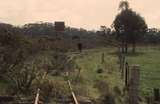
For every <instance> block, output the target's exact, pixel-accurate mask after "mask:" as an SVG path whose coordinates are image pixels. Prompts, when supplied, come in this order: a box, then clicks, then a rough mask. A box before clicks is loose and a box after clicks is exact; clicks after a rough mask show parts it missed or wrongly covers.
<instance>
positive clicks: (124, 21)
mask: <svg viewBox="0 0 160 104" xmlns="http://www.w3.org/2000/svg"><path fill="white" fill-rule="evenodd" d="M119 9H120V13H119V14H118V15H117V16H116V18H115V20H114V22H113V26H114V29H115V30H116V33H117V37H118V39H119V40H120V41H121V42H122V50H123V51H124V47H125V52H126V53H127V50H128V43H131V44H132V51H133V52H135V47H136V41H137V40H138V38H139V36H140V34H144V33H145V32H146V31H147V24H146V23H145V20H144V18H143V17H141V16H140V15H139V14H137V13H136V12H135V11H133V10H132V9H131V8H130V7H129V3H128V2H127V1H122V2H120V5H119Z"/></svg>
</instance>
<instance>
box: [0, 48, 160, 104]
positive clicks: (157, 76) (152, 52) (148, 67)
mask: <svg viewBox="0 0 160 104" xmlns="http://www.w3.org/2000/svg"><path fill="white" fill-rule="evenodd" d="M116 51H117V49H116V48H112V47H108V48H99V49H90V50H84V51H83V52H82V53H78V52H69V53H68V54H69V55H70V56H72V57H74V59H75V62H76V64H77V66H78V67H79V68H80V76H79V82H78V83H72V84H73V89H74V90H75V92H76V94H77V95H82V96H86V97H88V98H92V99H98V98H100V96H101V95H102V93H105V92H107V90H108V87H109V91H110V92H112V93H113V94H114V95H115V92H114V88H115V87H117V88H118V89H120V91H121V93H122V91H123V87H124V82H123V80H122V79H121V75H120V71H119V64H118V56H117V55H116V54H115V53H116ZM51 53H52V51H47V52H44V53H41V54H40V55H37V56H38V58H40V59H43V63H45V64H46V63H49V61H48V59H49V58H47V57H50V54H51ZM102 53H104V56H105V62H104V63H102V62H101V57H102ZM34 59H35V58H34ZM127 61H128V62H129V65H132V64H139V65H140V72H141V76H140V94H141V95H142V96H144V95H146V96H148V95H152V91H153V88H160V47H158V46H155V47H153V46H152V47H150V46H149V47H138V48H137V53H136V54H131V53H129V54H128V55H127ZM98 70H101V72H100V73H99V72H98ZM77 76H78V70H75V72H73V73H72V75H71V77H70V80H75V79H76V78H77ZM59 77H60V78H61V79H62V80H63V77H61V76H58V78H59ZM53 79H54V80H55V77H54V78H53ZM0 89H5V82H3V81H1V82H0ZM2 91H3V90H2ZM3 94H5V90H4V93H3V92H1V95H3ZM120 99H121V100H123V96H121V98H120ZM117 102H119V100H117ZM117 104H123V103H122V102H121V103H117Z"/></svg>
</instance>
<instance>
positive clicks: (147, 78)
mask: <svg viewBox="0 0 160 104" xmlns="http://www.w3.org/2000/svg"><path fill="white" fill-rule="evenodd" d="M119 7H120V13H119V14H118V15H117V16H116V18H115V21H114V22H113V27H114V28H113V27H112V28H107V27H106V26H101V28H100V30H98V31H88V30H85V29H82V28H80V29H77V28H72V27H66V28H65V31H64V32H60V33H57V32H55V30H54V24H53V23H43V22H40V23H30V24H25V25H24V26H20V27H16V26H13V25H10V24H5V23H0V89H1V92H0V95H9V96H15V97H17V98H20V99H21V100H20V101H22V100H24V98H25V99H27V100H29V101H30V100H32V101H33V99H34V98H35V93H36V91H37V89H38V88H40V95H41V96H40V97H41V98H40V100H41V101H43V102H56V103H57V102H58V101H59V100H62V99H70V96H71V93H70V90H69V87H68V84H67V80H68V79H69V80H71V83H72V84H73V89H74V92H75V93H76V95H78V96H79V98H81V97H85V98H83V100H84V99H85V100H88V99H89V100H90V101H92V102H94V103H95V104H124V103H126V102H127V100H126V99H127V94H126V92H125V88H124V82H123V80H122V79H121V77H120V71H119V60H118V57H117V56H118V55H117V48H119V47H120V46H121V48H124V47H125V48H127V49H126V53H127V51H128V48H130V44H132V45H133V52H134V53H131V52H130V51H129V52H128V53H127V54H126V56H127V61H128V62H129V64H140V66H141V81H140V95H141V96H140V99H141V102H144V97H147V96H153V95H152V89H153V88H155V87H160V85H159V77H158V75H159V70H158V68H159V67H160V66H159V65H158V64H159V63H158V62H159V58H158V57H159V53H160V51H159V46H158V45H159V42H160V30H158V29H156V28H151V29H147V24H146V23H145V21H144V19H143V18H142V17H141V16H140V15H139V14H137V13H136V12H135V11H133V10H132V9H131V8H130V7H129V5H128V3H127V2H122V3H120V6H119ZM133 20H134V21H133ZM79 43H82V47H83V48H82V49H83V50H82V53H80V52H79V50H78V48H77V44H79ZM135 44H137V47H138V49H137V52H135ZM148 45H149V46H148ZM153 45H154V47H153ZM102 55H103V56H104V57H105V58H104V60H103V62H102ZM67 73H68V74H69V76H67ZM153 76H154V77H153Z"/></svg>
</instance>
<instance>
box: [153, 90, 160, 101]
mask: <svg viewBox="0 0 160 104" xmlns="http://www.w3.org/2000/svg"><path fill="white" fill-rule="evenodd" d="M154 101H160V91H159V89H158V88H154Z"/></svg>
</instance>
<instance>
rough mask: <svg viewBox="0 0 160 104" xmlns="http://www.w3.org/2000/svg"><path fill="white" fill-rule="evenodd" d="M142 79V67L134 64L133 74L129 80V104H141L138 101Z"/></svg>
mask: <svg viewBox="0 0 160 104" xmlns="http://www.w3.org/2000/svg"><path fill="white" fill-rule="evenodd" d="M139 80H140V67H139V65H133V66H132V67H131V76H130V80H129V104H139V103H138V102H139V101H138V89H139V88H138V87H139Z"/></svg>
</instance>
